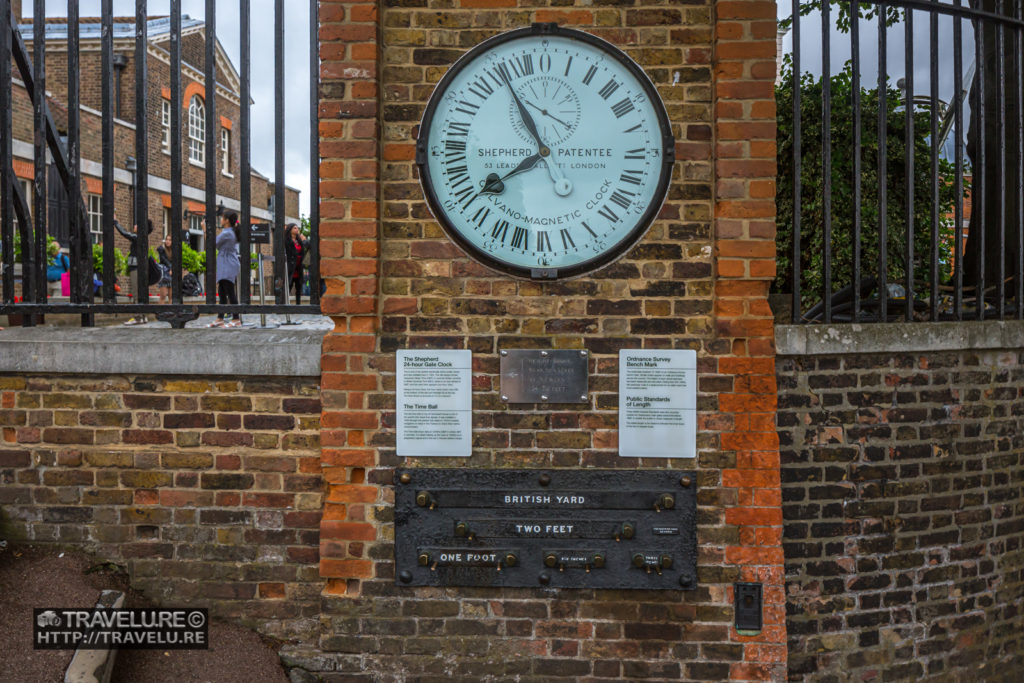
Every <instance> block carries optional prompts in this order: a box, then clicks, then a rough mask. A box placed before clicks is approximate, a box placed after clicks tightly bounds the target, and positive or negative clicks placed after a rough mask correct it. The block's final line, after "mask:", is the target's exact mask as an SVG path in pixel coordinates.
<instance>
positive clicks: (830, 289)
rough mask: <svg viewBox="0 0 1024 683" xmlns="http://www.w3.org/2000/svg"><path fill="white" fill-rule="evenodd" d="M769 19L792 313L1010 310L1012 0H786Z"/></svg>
mask: <svg viewBox="0 0 1024 683" xmlns="http://www.w3.org/2000/svg"><path fill="white" fill-rule="evenodd" d="M815 13H816V14H819V15H820V17H813V16H809V15H813V14H815ZM818 19H820V21H818ZM780 28H781V29H783V30H782V31H780V41H781V40H782V38H781V36H782V35H783V33H784V31H785V30H786V29H791V31H792V33H791V37H790V38H787V39H786V40H787V41H788V40H791V42H792V46H793V47H792V52H791V53H790V54H786V55H780V66H781V71H780V80H779V82H778V83H777V87H776V98H777V103H778V105H779V114H778V116H779V137H778V142H779V146H778V161H779V185H778V194H777V197H776V199H777V205H778V209H779V213H778V222H777V228H778V242H779V264H780V268H779V276H778V278H777V280H776V282H775V284H774V290H775V291H776V292H777V293H786V294H791V306H792V320H793V322H795V323H801V322H828V323H831V322H882V321H889V320H906V321H939V320H965V319H977V320H982V319H987V318H988V319H1000V320H1002V319H1009V318H1016V319H1024V248H1022V245H1024V132H1022V131H1024V118H1022V113H1024V68H1022V54H1024V42H1022V37H1024V10H1022V2H1021V0H964V1H963V2H961V0H890V1H888V2H883V1H881V0H861V1H859V2H830V1H829V0H803V1H801V0H792V15H791V17H790V18H788V19H786V20H784V21H782V22H780ZM875 31H877V35H876V36H872V35H871V33H873V32H875ZM819 41H820V42H819ZM900 42H902V49H900V45H899V43H900ZM865 43H866V44H865ZM872 43H873V47H874V48H876V49H877V51H875V50H873V49H872V50H869V49H867V48H868V45H871V44H872ZM840 51H841V52H843V53H845V54H844V55H839V54H838V53H839V52H840ZM892 52H896V56H895V58H894V55H893V54H891V53H892ZM900 52H902V55H900V54H899V53H900ZM846 55H848V58H849V60H848V61H846V63H845V65H844V66H843V68H842V69H838V70H837V69H836V68H835V62H834V59H835V58H837V57H838V58H840V59H842V58H843V57H844V56H846ZM872 59H873V60H874V63H871V62H872ZM965 65H966V66H967V71H966V72H965V70H964V67H965ZM894 74H896V75H899V74H902V77H901V78H899V79H898V80H897V82H896V83H895V84H894V83H893V81H894V80H896V79H895V78H894Z"/></svg>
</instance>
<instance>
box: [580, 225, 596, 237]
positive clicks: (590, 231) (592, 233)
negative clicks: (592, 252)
mask: <svg viewBox="0 0 1024 683" xmlns="http://www.w3.org/2000/svg"><path fill="white" fill-rule="evenodd" d="M583 227H584V228H585V229H586V231H587V232H589V233H590V234H591V235H592V236H594V237H597V233H596V232H594V231H593V230H591V229H590V226H589V225H587V224H586V222H584V223H583Z"/></svg>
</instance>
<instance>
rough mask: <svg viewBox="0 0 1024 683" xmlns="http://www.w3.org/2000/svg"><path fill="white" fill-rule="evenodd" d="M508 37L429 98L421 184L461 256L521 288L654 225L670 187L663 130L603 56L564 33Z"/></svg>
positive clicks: (617, 66)
mask: <svg viewBox="0 0 1024 683" xmlns="http://www.w3.org/2000/svg"><path fill="white" fill-rule="evenodd" d="M516 33H518V34H521V35H518V36H517V37H514V38H512V39H509V40H504V41H501V42H498V43H497V44H494V45H493V46H492V47H490V48H489V49H485V50H482V51H474V52H476V54H474V53H470V54H469V55H468V56H467V57H466V58H464V60H462V61H460V62H459V64H458V65H457V72H456V73H454V74H453V75H452V76H451V77H450V78H447V79H445V81H442V83H441V84H440V85H439V87H438V90H437V91H435V93H434V95H433V97H432V101H431V105H430V107H428V115H427V117H425V120H424V130H423V131H422V132H421V137H420V150H421V153H422V155H423V157H424V158H423V159H422V160H421V173H422V176H423V177H422V180H423V183H424V187H425V189H426V190H427V191H428V198H430V199H431V200H432V201H431V204H432V209H433V210H434V211H435V214H439V215H437V217H438V219H439V221H441V223H442V225H444V227H445V228H446V229H447V230H448V232H449V234H451V235H452V236H453V238H455V239H456V241H457V242H458V243H459V244H460V245H461V246H463V247H464V248H465V249H466V250H467V252H468V253H470V255H471V256H474V257H477V258H478V259H479V260H482V261H483V262H485V263H487V264H489V265H494V266H496V267H499V268H502V269H503V270H505V271H506V272H512V273H513V274H517V275H522V276H526V277H529V276H530V274H531V273H536V272H543V271H546V272H548V273H557V275H564V274H570V275H576V274H580V273H583V272H587V271H588V270H590V269H593V268H596V267H600V266H601V265H604V264H605V263H608V262H610V261H611V260H613V259H614V257H616V256H618V255H619V254H620V253H621V252H622V251H623V250H625V249H626V248H627V247H628V246H629V245H630V244H632V243H633V242H635V241H636V239H638V238H639V237H640V236H641V235H642V233H643V231H644V230H645V229H646V227H647V225H648V224H649V223H650V221H651V220H652V219H653V217H654V216H655V215H656V214H657V211H658V209H659V208H660V206H661V203H662V201H663V200H664V194H665V190H666V188H667V183H668V177H669V175H670V174H671V156H672V149H671V135H670V133H669V131H668V130H667V118H666V117H665V115H664V107H663V105H662V104H661V102H660V100H658V99H656V98H657V93H656V91H655V90H654V89H653V87H652V86H651V85H650V82H649V81H647V80H646V76H644V75H643V74H642V72H641V71H640V69H639V67H637V66H636V65H635V64H633V63H632V62H628V60H626V61H627V63H624V62H623V60H622V59H617V58H615V57H614V56H613V54H612V51H615V49H614V48H611V47H610V46H608V47H603V46H601V45H598V44H592V43H591V42H589V41H586V40H580V39H578V38H574V37H572V35H571V34H578V33H579V32H575V31H564V30H563V31H560V32H559V33H558V34H555V35H550V34H539V33H529V32H526V31H518V32H516ZM588 38H589V37H588ZM590 40H594V42H596V43H599V42H603V41H596V39H593V38H590ZM615 52H617V51H615ZM619 54H621V53H619ZM623 59H625V58H624V56H623ZM645 82H646V87H645ZM652 95H653V97H654V101H652ZM428 119H429V120H428ZM666 141H667V142H666ZM666 155H667V158H666ZM431 193H432V195H433V196H432V197H431V196H430V194H431ZM547 277H551V275H547Z"/></svg>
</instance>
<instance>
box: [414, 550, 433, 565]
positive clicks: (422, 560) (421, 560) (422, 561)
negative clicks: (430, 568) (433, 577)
mask: <svg viewBox="0 0 1024 683" xmlns="http://www.w3.org/2000/svg"><path fill="white" fill-rule="evenodd" d="M416 562H417V563H418V564H419V565H420V566H421V567H426V566H427V565H428V564H430V553H420V556H419V557H417V558H416Z"/></svg>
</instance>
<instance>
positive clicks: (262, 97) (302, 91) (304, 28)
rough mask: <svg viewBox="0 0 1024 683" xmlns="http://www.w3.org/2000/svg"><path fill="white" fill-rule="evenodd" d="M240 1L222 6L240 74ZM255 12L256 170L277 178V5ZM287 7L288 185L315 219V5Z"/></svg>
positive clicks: (50, 4) (223, 31)
mask: <svg viewBox="0 0 1024 683" xmlns="http://www.w3.org/2000/svg"><path fill="white" fill-rule="evenodd" d="M238 5H239V3H238V2H237V0H228V1H224V0H221V1H220V2H218V3H217V37H218V38H219V39H220V42H221V45H222V46H223V47H224V49H225V50H226V51H227V53H228V55H229V56H230V57H231V61H232V62H233V63H234V65H235V68H236V69H240V66H241V61H240V59H239V55H240V54H241V48H240V44H239V36H240V31H239V19H238ZM251 5H252V11H251V14H250V25H251V27H252V37H251V42H250V45H251V50H252V72H251V73H252V80H251V88H252V90H251V92H252V99H253V101H254V103H253V106H252V166H253V169H255V170H257V171H259V172H260V173H262V174H263V175H265V176H267V177H269V178H271V179H273V178H274V2H273V0H251ZM23 6H24V14H25V15H26V16H31V15H32V2H31V0H25V2H24V3H23ZM205 6H206V3H205V1H204V0H182V2H181V11H182V14H187V15H189V16H191V17H192V18H194V19H203V18H204V16H205V11H204V10H205ZM284 7H285V73H286V74H287V78H286V79H285V182H286V183H287V184H288V185H290V186H292V187H295V188H298V189H299V190H300V191H301V193H302V195H301V204H300V209H301V212H302V214H303V215H308V214H309V125H310V121H311V119H312V116H311V115H310V111H309V3H308V2H305V1H300V0H286V2H285V3H284ZM147 10H148V12H149V14H150V15H169V14H170V12H171V8H170V2H169V1H168V0H155V1H151V2H149V4H148V5H147ZM46 14H47V16H54V17H57V16H67V1H66V0H56V1H55V0H47V2H46ZM79 14H80V16H83V17H89V16H95V17H98V16H99V15H100V0H80V2H79ZM114 14H115V16H134V14H135V2H134V1H133V0H114Z"/></svg>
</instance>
